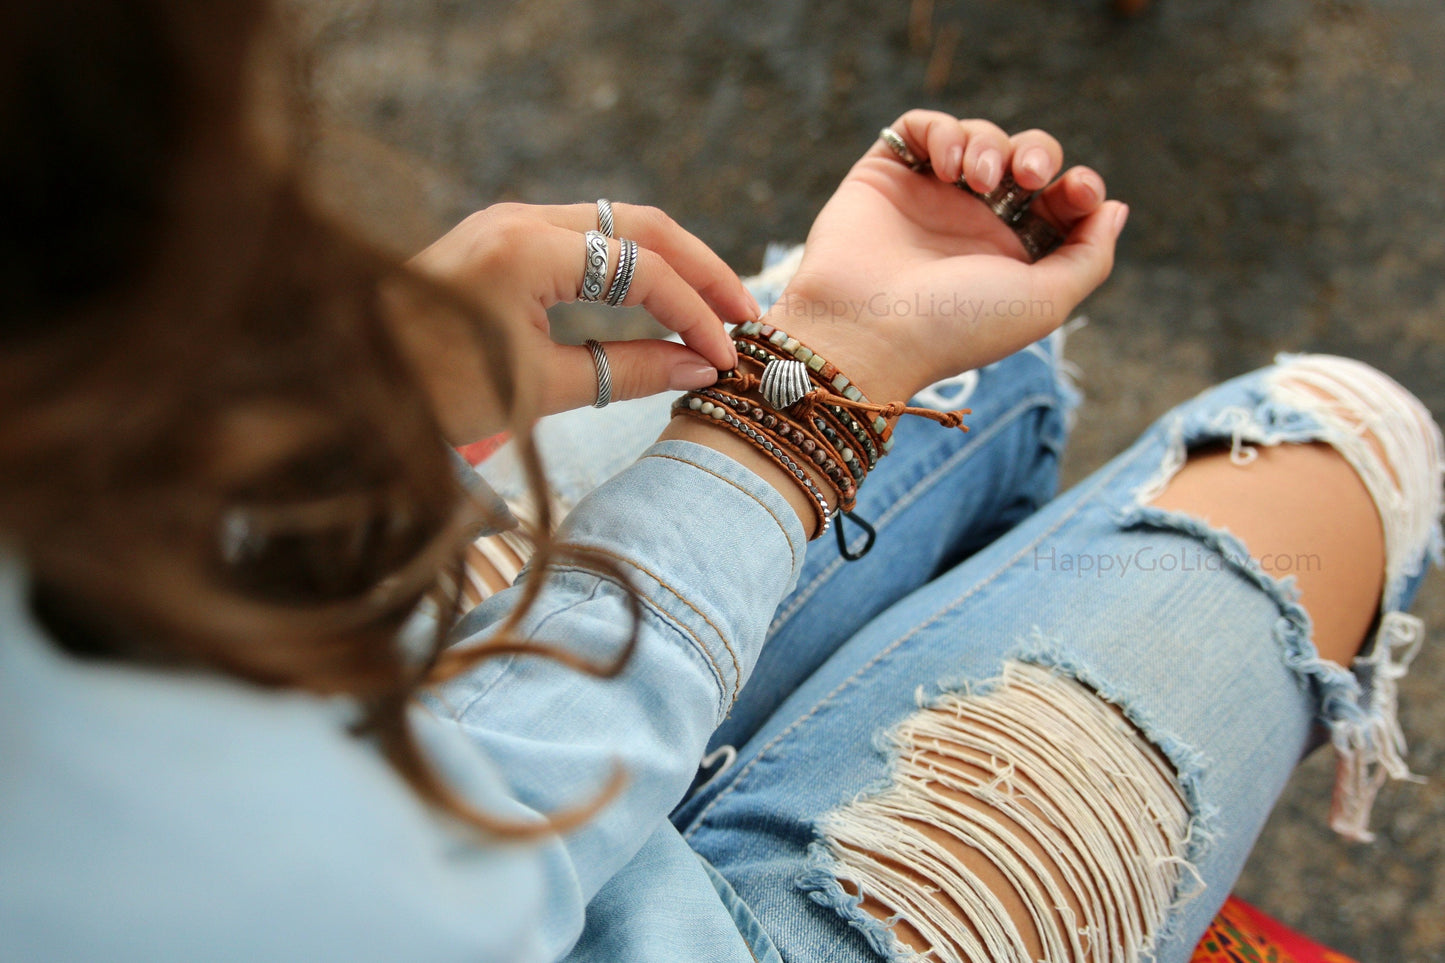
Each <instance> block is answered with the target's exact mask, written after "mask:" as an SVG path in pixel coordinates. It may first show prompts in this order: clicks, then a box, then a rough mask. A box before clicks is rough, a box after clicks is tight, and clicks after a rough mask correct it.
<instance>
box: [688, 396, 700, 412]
mask: <svg viewBox="0 0 1445 963" xmlns="http://www.w3.org/2000/svg"><path fill="white" fill-rule="evenodd" d="M702 405H703V401H702V399H701V398H689V399H687V406H688V407H689V408H691V409H692V410H693V411H697V410H698V409H699V408H701V407H702Z"/></svg>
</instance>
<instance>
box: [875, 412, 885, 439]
mask: <svg viewBox="0 0 1445 963" xmlns="http://www.w3.org/2000/svg"><path fill="white" fill-rule="evenodd" d="M873 430H874V431H876V432H878V434H880V435H881V434H883V432H885V431H887V430H888V422H887V421H885V420H884V419H883V416H882V415H879V416H878V417H877V418H874V419H873Z"/></svg>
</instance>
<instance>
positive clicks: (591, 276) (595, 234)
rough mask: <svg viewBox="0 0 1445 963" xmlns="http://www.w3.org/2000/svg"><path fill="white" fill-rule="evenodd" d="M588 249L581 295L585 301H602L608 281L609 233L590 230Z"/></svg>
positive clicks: (587, 238) (583, 270)
mask: <svg viewBox="0 0 1445 963" xmlns="http://www.w3.org/2000/svg"><path fill="white" fill-rule="evenodd" d="M586 240H587V249H586V251H584V252H583V253H584V255H585V256H586V260H584V261H583V262H582V290H581V292H580V293H579V295H578V296H579V297H580V298H581V299H582V300H583V301H600V300H601V299H602V286H603V285H604V284H606V283H607V235H606V234H603V233H602V232H601V231H588V232H587V236H586Z"/></svg>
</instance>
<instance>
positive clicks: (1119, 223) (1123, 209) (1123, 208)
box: [1114, 204, 1129, 237]
mask: <svg viewBox="0 0 1445 963" xmlns="http://www.w3.org/2000/svg"><path fill="white" fill-rule="evenodd" d="M1128 220H1129V205H1128V204H1120V205H1119V213H1117V214H1115V215H1114V236H1115V237H1118V236H1119V234H1120V233H1121V232H1122V231H1123V230H1124V224H1125V223H1126V222H1127V221H1128Z"/></svg>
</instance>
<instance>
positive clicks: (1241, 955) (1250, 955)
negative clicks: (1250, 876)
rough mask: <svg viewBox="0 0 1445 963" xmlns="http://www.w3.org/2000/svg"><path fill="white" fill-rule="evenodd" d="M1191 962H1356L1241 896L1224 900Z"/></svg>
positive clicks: (1196, 948)
mask: <svg viewBox="0 0 1445 963" xmlns="http://www.w3.org/2000/svg"><path fill="white" fill-rule="evenodd" d="M1190 963H1355V960H1353V959H1351V958H1350V957H1348V956H1345V955H1344V954H1342V953H1336V952H1335V951H1334V950H1329V949H1326V948H1325V947H1323V946H1320V945H1319V944H1318V943H1315V942H1313V941H1311V940H1308V939H1305V938H1304V937H1303V936H1301V935H1300V934H1298V933H1296V932H1295V931H1294V930H1292V929H1290V928H1289V927H1287V926H1285V925H1284V924H1283V923H1281V922H1279V921H1278V920H1275V919H1272V918H1270V917H1268V916H1266V915H1265V914H1263V913H1261V912H1260V911H1259V910H1257V909H1255V908H1254V907H1253V906H1250V905H1249V904H1248V903H1246V902H1244V901H1243V900H1241V899H1236V898H1235V897H1233V896H1231V897H1229V899H1227V900H1225V902H1224V906H1223V907H1221V908H1220V910H1219V915H1218V916H1216V917H1214V922H1213V923H1211V924H1209V929H1208V930H1206V931H1205V933H1204V938H1203V939H1201V940H1200V941H1199V945H1198V946H1196V947H1195V948H1194V955H1193V956H1192V957H1190Z"/></svg>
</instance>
